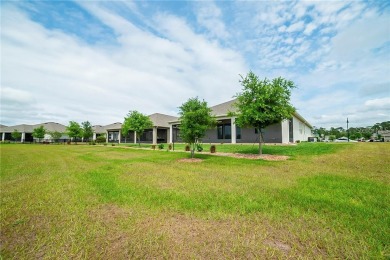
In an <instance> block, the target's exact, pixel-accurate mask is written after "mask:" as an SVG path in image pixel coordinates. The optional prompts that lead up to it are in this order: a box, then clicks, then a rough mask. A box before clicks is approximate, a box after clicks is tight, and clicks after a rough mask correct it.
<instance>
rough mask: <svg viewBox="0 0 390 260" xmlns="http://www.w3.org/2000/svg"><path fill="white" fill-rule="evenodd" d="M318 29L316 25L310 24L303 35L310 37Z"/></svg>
mask: <svg viewBox="0 0 390 260" xmlns="http://www.w3.org/2000/svg"><path fill="white" fill-rule="evenodd" d="M316 28H317V26H316V25H315V24H314V23H309V24H308V25H307V26H306V28H305V30H304V31H303V33H304V34H306V35H310V34H311V33H312V32H313V31H314V30H315V29H316Z"/></svg>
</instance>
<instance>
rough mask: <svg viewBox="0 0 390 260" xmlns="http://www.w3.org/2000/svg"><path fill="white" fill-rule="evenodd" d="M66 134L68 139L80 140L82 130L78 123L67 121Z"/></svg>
mask: <svg viewBox="0 0 390 260" xmlns="http://www.w3.org/2000/svg"><path fill="white" fill-rule="evenodd" d="M66 133H67V135H68V136H69V137H70V138H74V139H76V138H81V136H82V128H81V126H80V124H79V123H77V122H74V121H69V125H68V126H67V127H66Z"/></svg>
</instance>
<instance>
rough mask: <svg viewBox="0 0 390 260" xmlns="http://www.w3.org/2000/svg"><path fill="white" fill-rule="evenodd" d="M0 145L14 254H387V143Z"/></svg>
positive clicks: (7, 253)
mask: <svg viewBox="0 0 390 260" xmlns="http://www.w3.org/2000/svg"><path fill="white" fill-rule="evenodd" d="M179 147H180V146H179ZM165 148H167V147H165ZM175 148H177V147H175ZM182 148H183V149H184V147H182ZM256 148H257V146H252V145H246V146H245V145H231V146H229V145H218V147H217V150H218V151H220V152H222V151H224V152H237V153H250V152H256ZM0 149H1V150H0V151H1V175H0V178H1V179H0V180H1V183H0V187H1V236H0V238H1V256H2V257H3V258H5V259H9V258H11V259H12V258H16V259H35V258H63V257H65V258H76V259H77V258H91V259H95V258H96V259H113V258H119V259H123V258H136V259H137V258H168V259H171V258H176V259H178V258H179V259H187V258H201V259H209V258H214V259H215V258H286V257H291V258H351V259H361V258H379V259H381V258H382V259H386V258H389V257H390V251H389V245H390V235H389V234H390V206H389V201H390V192H389V191H390V189H389V187H390V177H389V172H390V159H389V158H390V144H389V143H358V144H320V143H318V144H314V143H303V144H299V145H296V146H265V147H264V153H271V154H280V155H289V156H291V159H290V160H287V161H279V162H275V161H272V162H270V161H263V160H247V159H236V158H228V157H217V156H212V155H206V154H197V155H196V156H197V157H199V158H202V159H204V160H203V161H202V162H201V163H185V162H179V161H178V160H179V159H181V158H187V157H188V156H189V154H188V153H173V152H167V151H152V150H139V149H126V148H123V147H117V146H116V147H112V146H106V147H104V146H87V145H17V144H8V145H0ZM223 149H225V150H223Z"/></svg>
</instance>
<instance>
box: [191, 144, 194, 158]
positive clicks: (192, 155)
mask: <svg viewBox="0 0 390 260" xmlns="http://www.w3.org/2000/svg"><path fill="white" fill-rule="evenodd" d="M194 155H195V143H193V144H192V149H191V159H192V158H194Z"/></svg>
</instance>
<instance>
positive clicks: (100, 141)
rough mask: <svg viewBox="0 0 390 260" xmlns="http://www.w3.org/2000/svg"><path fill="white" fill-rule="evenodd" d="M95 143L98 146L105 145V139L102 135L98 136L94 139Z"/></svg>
mask: <svg viewBox="0 0 390 260" xmlns="http://www.w3.org/2000/svg"><path fill="white" fill-rule="evenodd" d="M96 142H97V143H99V144H102V143H105V142H106V137H105V136H104V135H100V136H98V137H96Z"/></svg>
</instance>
